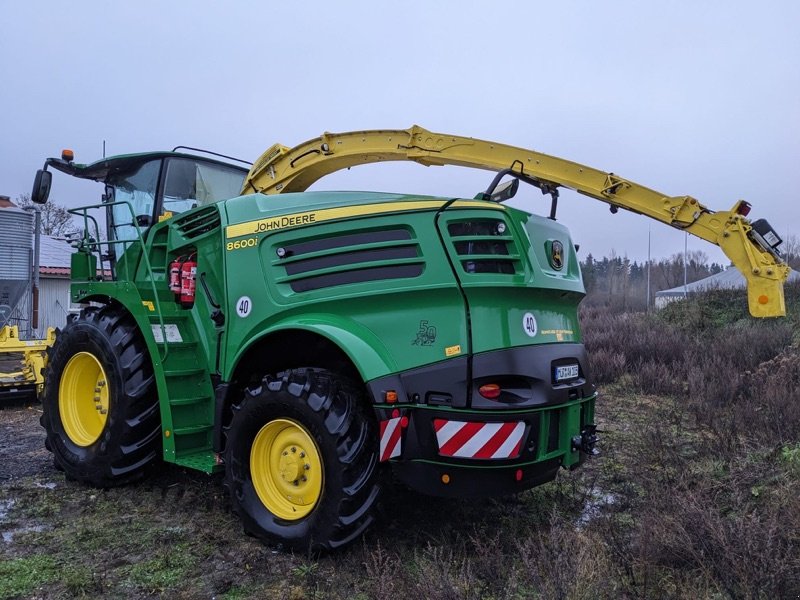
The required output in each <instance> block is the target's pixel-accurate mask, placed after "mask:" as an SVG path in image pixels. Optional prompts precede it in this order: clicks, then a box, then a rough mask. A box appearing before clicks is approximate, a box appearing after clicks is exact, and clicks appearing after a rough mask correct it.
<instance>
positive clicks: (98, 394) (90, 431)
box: [58, 352, 110, 447]
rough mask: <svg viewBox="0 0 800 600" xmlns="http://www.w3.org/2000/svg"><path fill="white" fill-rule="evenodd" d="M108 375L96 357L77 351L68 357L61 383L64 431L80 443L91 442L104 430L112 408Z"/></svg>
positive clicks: (59, 407)
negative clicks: (110, 406) (109, 410)
mask: <svg viewBox="0 0 800 600" xmlns="http://www.w3.org/2000/svg"><path fill="white" fill-rule="evenodd" d="M109 405H110V404H109V391H108V378H107V377H106V372H105V370H104V369H103V366H102V365H101V364H100V361H99V360H97V357H96V356H94V354H92V353H91V352H78V353H77V354H75V356H73V357H72V358H70V359H69V361H68V362H67V364H66V365H65V366H64V371H63V372H62V374H61V382H60V384H59V387H58V410H59V412H60V414H61V422H62V424H63V426H64V432H65V433H66V434H67V436H68V437H69V439H70V440H72V441H73V442H74V443H75V444H77V445H78V446H83V447H86V446H91V445H92V444H94V443H95V442H96V441H97V440H98V439H99V438H100V435H101V434H102V433H103V430H104V429H105V426H106V421H107V420H108V409H109Z"/></svg>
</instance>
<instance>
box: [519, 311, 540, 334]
mask: <svg viewBox="0 0 800 600" xmlns="http://www.w3.org/2000/svg"><path fill="white" fill-rule="evenodd" d="M522 329H523V331H524V332H525V333H526V334H527V335H528V336H529V337H536V332H537V331H538V326H537V325H536V317H534V316H533V313H529V312H527V313H525V314H524V315H523V317H522Z"/></svg>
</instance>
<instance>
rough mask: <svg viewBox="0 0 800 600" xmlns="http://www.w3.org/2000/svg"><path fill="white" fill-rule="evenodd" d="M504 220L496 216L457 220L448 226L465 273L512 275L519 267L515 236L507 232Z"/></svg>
mask: <svg viewBox="0 0 800 600" xmlns="http://www.w3.org/2000/svg"><path fill="white" fill-rule="evenodd" d="M506 230H507V226H506V223H505V222H504V221H502V220H499V219H482V220H478V221H457V222H452V223H449V224H448V225H447V232H448V233H449V234H450V237H451V240H452V243H453V248H455V251H456V254H457V255H458V257H459V259H460V263H461V268H462V269H463V270H464V272H465V273H496V274H501V275H514V274H516V273H517V272H518V269H519V255H518V254H517V253H516V251H515V249H514V238H513V237H512V236H511V235H507V234H506Z"/></svg>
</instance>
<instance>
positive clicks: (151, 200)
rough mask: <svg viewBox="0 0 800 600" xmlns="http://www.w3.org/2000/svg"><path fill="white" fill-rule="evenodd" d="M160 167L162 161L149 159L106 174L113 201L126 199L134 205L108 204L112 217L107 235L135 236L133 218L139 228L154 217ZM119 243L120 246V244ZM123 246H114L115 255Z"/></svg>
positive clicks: (129, 237) (119, 238)
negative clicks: (110, 175) (135, 167)
mask: <svg viewBox="0 0 800 600" xmlns="http://www.w3.org/2000/svg"><path fill="white" fill-rule="evenodd" d="M160 171H161V161H160V160H151V161H149V162H146V163H143V164H142V165H141V166H139V168H138V169H136V170H135V171H131V172H128V173H121V174H118V175H114V176H112V177H109V179H108V182H107V184H108V186H109V187H111V188H113V191H114V195H113V200H114V201H115V202H127V203H128V204H130V206H131V208H132V209H133V215H131V210H130V209H129V208H128V207H127V206H126V205H125V204H116V205H114V206H112V207H111V213H112V219H111V223H110V236H109V237H110V238H111V239H114V240H125V241H133V240H136V239H137V237H136V227H135V226H134V218H135V219H136V223H137V224H138V225H139V227H140V228H146V227H147V226H148V225H150V222H151V220H152V218H153V207H154V206H155V201H156V188H157V186H158V175H159V173H160ZM119 246H122V244H120V245H119ZM122 250H123V248H121V247H118V248H117V255H119V253H120V252H121V251H122Z"/></svg>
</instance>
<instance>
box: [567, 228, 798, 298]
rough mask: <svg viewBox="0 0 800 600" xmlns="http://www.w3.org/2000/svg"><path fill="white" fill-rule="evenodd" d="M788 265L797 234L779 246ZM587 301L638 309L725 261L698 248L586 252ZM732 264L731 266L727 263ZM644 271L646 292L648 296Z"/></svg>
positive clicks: (718, 270) (795, 255)
mask: <svg viewBox="0 0 800 600" xmlns="http://www.w3.org/2000/svg"><path fill="white" fill-rule="evenodd" d="M780 250H781V252H782V256H783V258H784V259H785V260H786V261H787V262H788V263H789V266H790V267H792V269H796V270H797V269H800V238H798V237H797V236H795V235H789V236H787V237H786V239H785V240H784V243H783V245H782V246H781V248H780ZM580 264H581V271H582V272H583V282H584V285H585V287H586V293H587V298H586V302H587V303H588V304H609V305H614V306H616V307H618V308H620V309H622V310H633V311H637V310H639V311H641V310H646V309H647V307H648V306H652V305H653V301H654V298H655V294H656V292H660V291H661V290H669V289H672V288H675V287H678V286H681V285H683V284H684V277H685V282H686V283H692V282H694V281H699V280H701V279H705V278H706V277H710V276H711V275H715V274H717V273H721V272H722V271H724V270H725V268H726V265H723V264H720V263H717V262H710V261H709V258H708V255H707V254H706V253H705V252H703V251H702V250H692V251H689V252H688V253H687V254H686V261H685V263H684V254H683V252H679V253H676V254H673V255H672V256H670V257H668V258H660V259H654V260H650V261H649V264H648V262H647V261H644V262H638V261H635V260H634V261H631V260H630V259H629V258H628V257H627V256H624V255H623V256H619V255H618V254H617V253H616V252H615V251H614V250H612V251H611V255H610V256H604V257H602V258H600V259H598V258H595V257H594V256H592V254H588V255H587V256H586V258H585V259H584V260H582V261H581V263H580ZM731 268H732V267H731ZM648 271H649V276H650V286H649V291H650V296H649V298H648Z"/></svg>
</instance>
